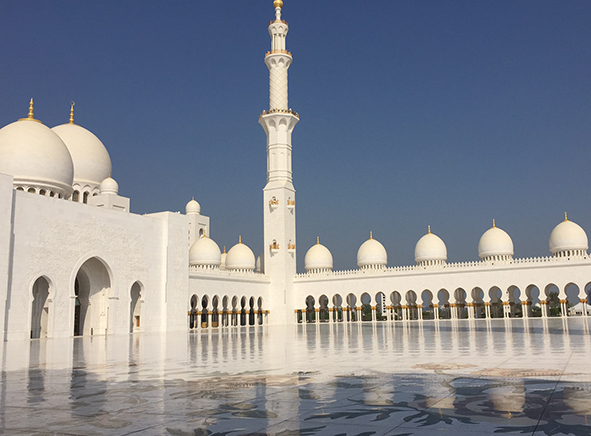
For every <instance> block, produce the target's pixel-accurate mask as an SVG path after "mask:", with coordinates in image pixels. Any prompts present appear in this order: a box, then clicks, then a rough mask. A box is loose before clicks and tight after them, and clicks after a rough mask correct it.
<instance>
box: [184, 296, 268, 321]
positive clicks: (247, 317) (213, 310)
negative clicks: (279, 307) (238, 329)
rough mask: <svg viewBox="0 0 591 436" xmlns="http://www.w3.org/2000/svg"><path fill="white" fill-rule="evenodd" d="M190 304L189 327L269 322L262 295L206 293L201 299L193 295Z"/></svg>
mask: <svg viewBox="0 0 591 436" xmlns="http://www.w3.org/2000/svg"><path fill="white" fill-rule="evenodd" d="M220 303H221V304H220ZM189 305H190V308H189V311H188V327H189V329H207V328H218V327H233V326H248V325H262V324H267V322H268V317H269V311H268V310H263V307H262V306H263V299H262V298H261V297H259V298H257V299H256V300H255V297H250V298H247V297H245V296H243V297H241V298H239V297H237V296H234V297H232V298H230V297H228V296H224V297H223V298H221V299H220V298H219V297H218V296H214V297H213V298H210V297H209V296H208V295H204V296H203V297H202V298H201V300H200V299H199V298H198V297H197V295H193V296H191V299H190V301H189Z"/></svg>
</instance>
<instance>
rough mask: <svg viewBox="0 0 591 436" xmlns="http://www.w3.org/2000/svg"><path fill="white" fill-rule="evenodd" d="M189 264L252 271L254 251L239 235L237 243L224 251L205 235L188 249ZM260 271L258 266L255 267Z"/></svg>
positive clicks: (208, 267) (254, 265)
mask: <svg viewBox="0 0 591 436" xmlns="http://www.w3.org/2000/svg"><path fill="white" fill-rule="evenodd" d="M189 265H191V266H197V267H201V268H207V269H210V268H220V269H228V270H232V271H241V272H252V271H254V269H255V268H256V267H257V265H256V261H255V257H254V253H253V252H252V250H251V249H250V248H248V246H247V245H245V244H243V243H242V237H239V239H238V244H236V245H234V246H233V247H232V248H230V251H228V252H227V253H226V249H225V247H224V252H223V253H222V252H220V247H219V246H218V244H216V243H215V241H214V240H213V239H211V238H208V237H207V235H203V236H201V237H200V238H199V239H197V240H196V241H195V242H194V243H193V245H191V248H190V249H189ZM257 270H259V271H260V266H259V268H257Z"/></svg>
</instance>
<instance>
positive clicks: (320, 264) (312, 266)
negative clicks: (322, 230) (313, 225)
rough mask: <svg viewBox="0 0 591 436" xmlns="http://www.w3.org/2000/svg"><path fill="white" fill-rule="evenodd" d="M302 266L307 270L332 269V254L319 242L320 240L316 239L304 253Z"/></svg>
mask: <svg viewBox="0 0 591 436" xmlns="http://www.w3.org/2000/svg"><path fill="white" fill-rule="evenodd" d="M304 268H306V271H309V272H319V271H325V270H332V254H331V253H330V251H329V249H328V248H326V247H325V246H324V245H322V244H321V243H320V240H317V242H316V245H313V246H312V248H310V249H309V250H308V252H307V253H306V257H304Z"/></svg>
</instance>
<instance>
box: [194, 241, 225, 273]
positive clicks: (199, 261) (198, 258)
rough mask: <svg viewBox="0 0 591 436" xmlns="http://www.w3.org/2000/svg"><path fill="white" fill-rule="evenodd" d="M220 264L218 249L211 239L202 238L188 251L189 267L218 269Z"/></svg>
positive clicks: (220, 258)
mask: <svg viewBox="0 0 591 436" xmlns="http://www.w3.org/2000/svg"><path fill="white" fill-rule="evenodd" d="M221 263H222V255H221V253H220V247H218V244H216V243H215V241H214V240H213V239H210V238H208V237H207V236H202V237H201V238H199V239H197V240H196V241H195V242H194V243H193V245H191V249H190V250H189V265H191V266H201V267H219V266H220V264H221Z"/></svg>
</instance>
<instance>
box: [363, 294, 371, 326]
mask: <svg viewBox="0 0 591 436" xmlns="http://www.w3.org/2000/svg"><path fill="white" fill-rule="evenodd" d="M361 321H373V316H372V310H371V295H369V294H368V293H367V292H364V293H363V294H361Z"/></svg>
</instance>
